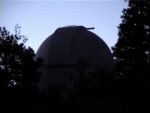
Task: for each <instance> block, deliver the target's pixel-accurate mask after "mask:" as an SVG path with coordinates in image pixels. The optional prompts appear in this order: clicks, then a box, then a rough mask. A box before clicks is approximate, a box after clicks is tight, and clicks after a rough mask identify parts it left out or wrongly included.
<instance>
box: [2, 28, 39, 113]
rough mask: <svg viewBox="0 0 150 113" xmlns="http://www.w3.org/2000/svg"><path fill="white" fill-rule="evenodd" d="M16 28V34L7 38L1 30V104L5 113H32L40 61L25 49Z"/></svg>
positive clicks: (30, 51) (22, 38)
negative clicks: (8, 111) (9, 112)
mask: <svg viewBox="0 0 150 113" xmlns="http://www.w3.org/2000/svg"><path fill="white" fill-rule="evenodd" d="M18 28H19V26H16V32H15V34H10V33H9V32H8V30H7V29H6V28H5V27H0V92H1V93H0V100H1V105H4V107H7V109H5V112H6V111H7V110H10V109H11V111H12V112H32V109H31V104H32V100H33V99H34V96H35V93H36V91H37V88H36V84H37V82H38V81H39V75H40V73H39V72H38V68H39V66H40V65H41V60H40V59H39V58H35V53H34V51H33V50H32V48H30V47H28V48H27V47H26V46H25V42H26V38H25V37H24V36H23V35H20V31H18V30H20V29H18ZM4 107H3V108H4ZM29 108H30V111H28V110H29Z"/></svg>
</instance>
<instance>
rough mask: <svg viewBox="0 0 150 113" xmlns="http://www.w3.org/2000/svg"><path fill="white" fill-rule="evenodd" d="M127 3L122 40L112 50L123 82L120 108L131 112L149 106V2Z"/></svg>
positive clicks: (119, 93)
mask: <svg viewBox="0 0 150 113" xmlns="http://www.w3.org/2000/svg"><path fill="white" fill-rule="evenodd" d="M128 2H129V4H128V8H127V9H124V10H123V15H122V16H121V18H122V23H121V24H120V25H119V27H118V28H119V34H118V35H119V39H118V42H117V43H116V45H115V46H114V47H113V48H112V50H113V55H114V59H115V62H116V78H117V79H118V81H119V82H120V83H121V84H119V85H118V86H117V87H120V91H118V97H119V96H120V100H121V99H123V98H124V99H123V100H122V104H123V103H124V104H123V105H122V107H123V108H121V107H120V109H125V110H124V111H126V110H128V112H129V110H130V111H131V110H135V109H138V110H139V108H141V110H142V109H143V110H145V107H146V106H147V105H148V104H147V102H146V101H147V100H148V99H149V96H148V95H149V93H148V92H147V91H146V90H144V89H147V90H149V89H150V1H148V0H128ZM121 92H122V93H121ZM121 96H122V97H121ZM120 105H121V104H120ZM134 107H135V108H134Z"/></svg>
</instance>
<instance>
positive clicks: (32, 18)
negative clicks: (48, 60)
mask: <svg viewBox="0 0 150 113" xmlns="http://www.w3.org/2000/svg"><path fill="white" fill-rule="evenodd" d="M126 7H127V2H125V1H124V0H53V1H52V0H0V26H5V27H6V28H7V29H8V30H9V31H11V32H14V27H15V25H16V24H19V25H20V26H21V27H22V28H21V31H22V32H21V34H24V35H25V36H27V38H28V41H27V45H28V46H30V47H32V48H33V49H34V50H35V52H36V51H37V49H38V47H39V46H40V44H41V43H42V42H43V41H44V40H45V39H46V38H47V37H48V36H49V35H51V34H52V33H53V32H54V31H55V30H56V29H57V28H58V27H63V26H68V25H82V26H85V27H94V28H95V29H94V30H92V32H94V33H96V34H97V35H99V36H100V37H101V38H102V39H103V40H104V41H105V42H106V44H107V45H108V46H109V47H112V46H113V45H114V44H115V43H116V41H117V39H118V28H117V26H118V25H119V24H120V23H121V18H120V16H121V15H122V10H123V8H126Z"/></svg>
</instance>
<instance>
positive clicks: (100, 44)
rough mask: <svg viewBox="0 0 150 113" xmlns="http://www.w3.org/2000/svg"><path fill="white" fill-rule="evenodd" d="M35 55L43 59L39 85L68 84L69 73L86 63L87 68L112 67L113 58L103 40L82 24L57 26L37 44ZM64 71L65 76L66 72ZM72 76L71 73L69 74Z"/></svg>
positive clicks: (109, 69)
mask: <svg viewBox="0 0 150 113" xmlns="http://www.w3.org/2000/svg"><path fill="white" fill-rule="evenodd" d="M37 56H38V57H41V58H42V59H43V60H44V66H43V67H42V69H41V70H42V73H43V74H42V76H41V80H40V88H41V89H42V90H45V89H47V87H48V86H51V87H63V85H64V87H65V86H67V84H70V83H67V82H70V81H69V79H68V78H69V77H68V76H70V74H68V73H76V72H75V70H77V68H78V67H80V66H82V63H80V61H82V62H84V63H85V64H87V66H88V68H87V72H89V71H94V70H102V71H103V72H105V73H109V72H111V71H112V69H113V66H114V61H113V57H112V54H111V52H110V50H109V48H108V46H107V45H106V44H105V42H104V41H103V40H102V39H101V38H100V37H99V36H97V35H96V34H94V33H92V32H91V31H88V29H86V28H85V27H83V26H72V27H62V28H58V29H57V30H56V31H55V32H54V33H53V34H52V35H51V36H49V37H48V38H47V39H46V40H45V41H44V42H43V43H42V44H41V46H40V47H39V49H38V51H37ZM65 75H66V76H65ZM71 75H72V76H73V74H71ZM69 87H71V86H69Z"/></svg>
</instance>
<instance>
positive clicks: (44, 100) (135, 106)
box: [0, 0, 150, 113]
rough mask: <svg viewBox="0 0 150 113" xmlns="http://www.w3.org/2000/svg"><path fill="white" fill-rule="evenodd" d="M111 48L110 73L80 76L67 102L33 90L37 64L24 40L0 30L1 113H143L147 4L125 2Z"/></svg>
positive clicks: (148, 91) (147, 87)
mask: <svg viewBox="0 0 150 113" xmlns="http://www.w3.org/2000/svg"><path fill="white" fill-rule="evenodd" d="M127 2H129V6H128V8H127V9H124V10H123V15H122V23H121V24H120V25H119V27H118V29H119V33H118V36H119V39H118V41H117V43H116V44H115V46H114V47H112V50H113V55H114V59H115V67H116V68H115V71H114V73H112V74H110V75H106V74H104V73H102V72H99V71H96V72H93V73H89V75H90V78H86V77H85V76H87V75H86V74H85V73H84V70H85V69H86V65H83V66H82V67H83V68H80V69H78V73H79V75H81V76H80V78H79V79H78V81H77V82H76V83H75V86H76V87H74V89H70V90H71V91H70V93H69V95H68V97H67V99H64V97H63V96H62V95H61V93H60V90H59V89H54V88H49V92H48V93H47V94H44V93H41V92H39V91H38V88H37V83H38V82H39V77H40V75H41V74H40V72H39V67H40V66H41V65H42V60H41V59H40V58H36V56H35V53H34V51H33V50H32V49H31V48H30V47H29V48H27V47H26V46H25V42H26V38H25V37H24V36H23V35H20V32H19V28H18V26H17V28H16V32H15V34H14V35H13V34H10V33H9V32H8V31H7V30H6V28H2V27H0V112H4V113H5V112H14V113H54V112H55V113H58V112H68V113H117V112H118V113H129V112H148V111H149V109H148V107H149V105H150V104H149V102H150V1H148V0H128V1H127Z"/></svg>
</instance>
